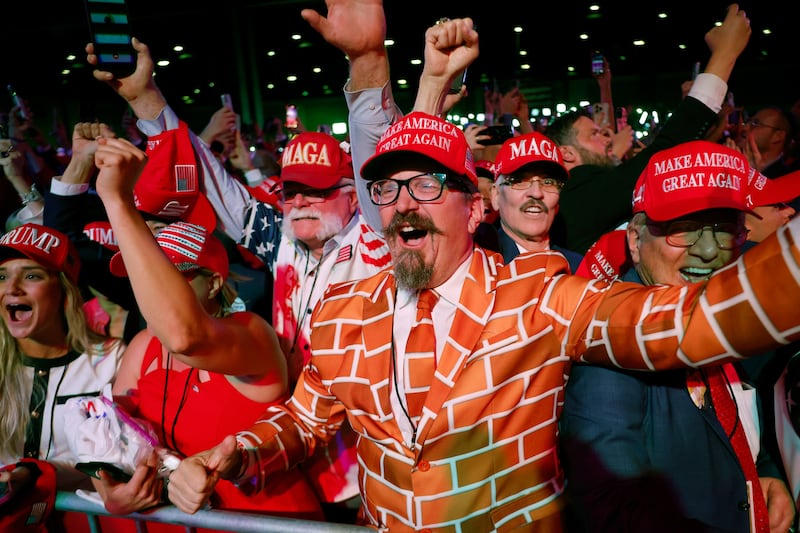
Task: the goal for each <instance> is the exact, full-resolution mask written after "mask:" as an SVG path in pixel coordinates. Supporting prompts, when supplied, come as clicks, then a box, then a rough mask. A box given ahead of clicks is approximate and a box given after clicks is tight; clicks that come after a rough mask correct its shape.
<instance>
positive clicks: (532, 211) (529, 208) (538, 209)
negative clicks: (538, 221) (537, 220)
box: [521, 202, 547, 215]
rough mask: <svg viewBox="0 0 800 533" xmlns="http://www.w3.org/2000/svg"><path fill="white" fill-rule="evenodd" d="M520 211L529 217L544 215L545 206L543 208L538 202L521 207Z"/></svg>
mask: <svg viewBox="0 0 800 533" xmlns="http://www.w3.org/2000/svg"><path fill="white" fill-rule="evenodd" d="M521 211H522V212H523V213H527V214H529V215H538V214H541V213H546V212H547V209H546V208H545V206H543V205H542V204H540V203H538V202H530V203H527V204H525V205H523V206H522V209H521Z"/></svg>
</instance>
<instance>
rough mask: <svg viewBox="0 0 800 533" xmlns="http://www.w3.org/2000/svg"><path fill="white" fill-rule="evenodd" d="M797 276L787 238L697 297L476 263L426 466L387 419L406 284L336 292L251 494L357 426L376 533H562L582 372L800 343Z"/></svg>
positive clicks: (254, 474) (428, 436)
mask: <svg viewBox="0 0 800 533" xmlns="http://www.w3.org/2000/svg"><path fill="white" fill-rule="evenodd" d="M795 231H797V230H795ZM795 238H796V236H795ZM798 263H800V253H799V252H798V250H797V247H796V243H795V241H794V239H793V238H792V235H791V234H790V232H789V231H785V230H784V229H781V230H779V231H778V235H777V236H776V237H775V238H772V239H770V240H767V241H764V242H762V243H761V244H760V245H759V246H757V247H756V248H754V249H753V250H751V251H749V252H748V253H747V254H745V255H744V256H742V258H740V259H739V260H738V261H737V262H735V263H733V264H732V265H731V266H729V267H728V268H726V269H724V270H722V271H720V272H719V273H718V274H717V275H715V276H714V277H713V278H712V279H711V280H710V281H708V282H707V283H698V284H695V285H693V286H691V287H658V286H656V287H642V286H641V285H638V284H634V283H625V282H615V283H613V284H610V285H609V284H606V283H604V282H600V281H596V280H595V281H592V280H588V279H585V278H581V277H577V276H568V275H564V273H565V272H567V268H568V267H567V263H566V261H565V260H564V257H563V256H562V255H561V254H559V253H555V252H549V253H539V254H525V255H521V256H519V257H518V258H517V259H515V260H514V261H512V262H511V263H509V264H508V265H505V266H504V265H503V264H502V258H501V257H500V256H499V255H498V254H494V253H492V252H487V251H485V250H483V249H480V248H476V249H475V251H474V253H473V256H472V260H471V264H470V266H469V272H468V275H467V276H466V278H465V279H464V284H463V289H462V293H461V298H460V301H459V306H458V309H457V311H456V315H455V318H454V320H453V322H452V324H451V326H450V331H449V332H448V339H447V343H446V347H445V349H444V350H443V351H442V353H441V354H440V360H439V363H438V367H437V371H436V374H435V378H434V381H433V383H432V385H431V389H430V392H429V394H428V398H427V401H426V404H425V409H424V413H423V419H422V420H420V424H419V428H418V437H417V440H418V446H417V447H416V449H415V450H412V449H410V448H409V447H407V446H406V445H405V444H403V442H404V441H403V437H402V435H401V432H400V430H399V428H398V424H397V419H396V416H401V417H402V416H404V415H403V414H402V413H400V414H398V413H395V412H393V410H392V408H391V405H390V395H392V394H395V392H394V388H393V377H392V376H393V350H392V345H393V339H392V325H393V314H394V308H395V279H394V276H393V273H392V271H391V269H387V270H385V271H382V272H380V273H379V274H377V275H375V276H372V277H370V278H367V279H365V280H361V281H357V282H353V283H345V284H339V285H334V286H333V287H331V288H330V289H329V291H328V292H327V294H326V296H325V298H324V299H323V300H322V302H321V303H320V306H319V307H318V308H317V309H316V310H315V312H314V315H313V318H312V320H313V324H314V325H313V333H312V338H311V341H312V351H313V356H312V360H311V363H310V365H309V366H307V367H306V369H305V371H304V373H303V375H302V377H301V381H300V383H299V384H298V387H297V388H296V390H295V392H294V395H293V397H292V398H291V399H290V400H289V401H288V402H287V404H286V405H285V406H279V407H273V408H271V409H270V410H269V411H268V412H267V413H265V415H264V418H263V419H262V420H261V421H259V422H258V423H257V424H255V425H254V426H253V427H251V428H249V429H248V430H246V431H243V432H241V433H240V434H239V435H238V438H239V441H240V443H242V444H244V445H246V446H250V447H252V449H251V450H250V453H249V459H248V462H247V468H246V470H245V472H244V476H242V477H241V478H240V480H241V481H242V484H241V486H243V487H245V490H253V489H257V488H258V487H260V486H263V484H264V483H268V482H269V480H268V475H269V474H271V473H274V472H280V471H281V470H284V469H286V468H289V467H291V466H293V465H295V464H297V463H298V462H300V461H302V460H303V458H304V457H305V456H306V454H307V453H308V452H309V451H310V450H312V449H313V447H314V446H315V445H317V442H318V441H317V439H323V440H324V439H328V438H330V437H331V435H332V434H333V433H334V432H335V431H336V429H337V427H338V425H339V424H340V423H341V422H342V420H343V418H344V417H345V416H347V417H348V419H349V421H350V424H351V426H352V427H353V428H354V429H355V431H356V432H357V433H358V434H359V435H360V440H359V448H358V452H359V461H360V466H361V472H360V476H361V479H360V483H361V493H362V497H363V508H362V512H363V513H364V516H365V518H366V519H367V520H368V522H369V523H370V524H371V525H372V526H373V527H375V528H376V529H379V530H382V531H389V530H391V531H392V532H398V531H401V532H402V531H420V530H425V531H437V532H440V531H441V532H453V533H456V532H458V533H465V532H474V531H480V532H487V531H509V530H512V529H514V528H522V530H525V531H537V532H538V531H557V530H558V529H559V528H560V527H561V525H560V524H559V522H558V517H559V515H560V513H559V512H558V511H559V510H560V508H561V507H562V506H563V499H564V496H563V494H562V493H563V488H564V474H563V471H562V469H561V466H560V464H559V458H558V454H557V446H556V443H557V438H558V424H557V422H558V417H559V414H560V412H561V409H562V401H563V392H564V387H565V385H566V381H567V379H568V375H569V370H570V365H571V363H572V362H573V361H577V360H582V361H588V362H593V363H598V364H605V365H612V366H613V365H617V366H623V367H627V368H633V369H651V370H653V369H666V368H676V367H681V366H694V365H701V364H708V363H712V362H715V361H722V360H728V359H730V358H731V357H734V358H735V357H738V356H740V355H755V354H758V353H761V352H763V351H765V350H766V349H768V348H770V347H771V346H777V345H779V344H782V343H786V342H788V341H791V340H792V339H796V338H798V337H800V313H798V312H797V311H796V309H797V306H796V303H797V301H799V300H800V267H799V266H798ZM765 303H766V304H767V305H768V307H766V306H765V305H763V304H765ZM420 444H421V446H420Z"/></svg>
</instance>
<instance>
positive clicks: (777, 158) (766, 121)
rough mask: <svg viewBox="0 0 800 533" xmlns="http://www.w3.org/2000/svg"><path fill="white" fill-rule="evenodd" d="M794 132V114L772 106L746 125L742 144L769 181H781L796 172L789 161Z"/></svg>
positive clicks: (754, 165) (754, 164)
mask: <svg viewBox="0 0 800 533" xmlns="http://www.w3.org/2000/svg"><path fill="white" fill-rule="evenodd" d="M794 132H795V124H794V118H793V117H792V115H791V114H790V113H788V112H786V111H784V110H782V109H781V108H780V107H777V106H768V107H764V108H761V109H759V110H758V111H757V112H756V113H755V114H754V115H753V116H752V117H750V120H748V121H747V122H745V123H744V128H743V129H742V134H741V137H740V138H739V141H738V143H739V146H740V148H741V149H742V151H743V152H744V154H745V155H746V156H747V158H748V160H749V161H750V165H751V166H752V167H754V168H756V169H758V170H759V171H761V173H762V174H764V175H765V176H766V177H768V178H777V177H778V176H783V175H784V174H788V173H789V172H791V171H792V170H794V169H793V168H792V167H791V166H790V165H789V163H788V162H787V161H786V155H787V154H788V153H789V148H790V146H791V144H792V139H793V138H794Z"/></svg>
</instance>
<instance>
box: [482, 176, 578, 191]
mask: <svg viewBox="0 0 800 533" xmlns="http://www.w3.org/2000/svg"><path fill="white" fill-rule="evenodd" d="M545 180H552V181H554V182H555V189H556V190H551V189H550V185H548V184H546V183H544V181H545ZM534 183H538V184H539V188H540V189H541V190H542V191H543V192H549V193H559V194H560V193H561V191H562V190H564V186H565V185H566V183H564V182H563V181H562V180H560V179H558V178H551V177H544V178H541V177H539V176H531V177H530V178H521V177H520V176H518V175H516V174H508V175H503V176H502V177H501V181H500V183H498V185H500V186H505V187H509V188H511V189H513V190H515V191H527V190H528V189H530V188H531V187H533V184H534ZM523 184H527V186H525V187H517V185H523Z"/></svg>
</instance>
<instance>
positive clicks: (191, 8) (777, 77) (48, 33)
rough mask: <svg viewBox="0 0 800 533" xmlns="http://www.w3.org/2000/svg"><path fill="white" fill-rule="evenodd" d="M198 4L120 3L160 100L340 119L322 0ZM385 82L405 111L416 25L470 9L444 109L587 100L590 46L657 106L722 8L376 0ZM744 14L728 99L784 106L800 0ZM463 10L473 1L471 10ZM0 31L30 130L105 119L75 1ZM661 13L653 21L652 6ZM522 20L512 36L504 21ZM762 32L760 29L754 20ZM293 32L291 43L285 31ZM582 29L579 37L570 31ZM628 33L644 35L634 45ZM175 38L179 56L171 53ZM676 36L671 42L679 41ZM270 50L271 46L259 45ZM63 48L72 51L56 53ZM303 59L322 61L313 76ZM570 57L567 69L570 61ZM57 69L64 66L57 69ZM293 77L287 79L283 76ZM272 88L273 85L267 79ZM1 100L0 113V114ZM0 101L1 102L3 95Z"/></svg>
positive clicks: (617, 82)
mask: <svg viewBox="0 0 800 533" xmlns="http://www.w3.org/2000/svg"><path fill="white" fill-rule="evenodd" d="M205 4H206V3H205V2H198V1H193V2H189V1H183V0H177V1H170V0H161V1H153V0H129V11H130V19H131V26H132V28H133V34H134V35H136V36H137V37H138V38H139V39H140V40H142V41H143V42H145V43H147V44H148V45H149V46H150V48H151V51H152V52H153V55H154V57H155V58H156V59H161V58H168V59H170V60H171V64H170V65H169V66H167V67H158V68H157V79H158V83H159V85H160V86H161V88H162V90H163V91H164V93H165V95H166V96H167V98H168V100H169V101H170V103H171V104H172V105H173V106H174V107H176V109H178V111H179V113H180V114H181V115H182V116H183V117H185V118H186V119H187V121H189V123H190V125H191V126H193V127H195V128H198V129H199V128H202V126H203V125H204V124H205V122H206V121H207V118H208V116H209V115H210V113H212V112H213V111H214V110H216V109H217V108H218V107H219V105H220V104H219V96H220V94H221V93H223V92H229V93H232V94H233V95H234V104H235V106H236V108H237V110H238V111H240V112H241V113H242V115H243V119H244V121H245V123H248V122H254V121H255V122H259V123H263V121H264V120H266V119H268V118H269V117H271V116H278V115H280V114H281V113H282V112H283V106H284V105H285V104H286V103H295V104H297V106H298V110H299V112H300V115H301V118H302V119H303V120H304V123H305V125H306V127H307V128H309V129H311V128H314V127H315V126H316V124H317V123H322V122H326V123H329V122H331V121H337V120H342V119H343V118H344V117H345V116H346V109H345V108H344V103H343V98H342V92H341V89H342V86H343V84H344V82H345V80H346V77H347V62H346V60H345V58H344V57H343V56H342V55H341V54H340V53H339V51H338V50H336V49H334V48H333V47H331V46H330V45H328V44H327V43H325V42H324V41H323V40H322V39H321V38H320V37H319V36H318V35H317V33H316V32H315V31H313V30H312V29H311V28H310V27H309V26H308V25H307V23H306V22H305V21H304V20H302V18H301V17H300V10H301V9H302V8H304V7H312V8H315V9H318V10H320V11H321V12H323V13H324V10H325V4H324V2H322V1H313V2H309V1H295V0H273V1H268V0H264V1H250V0H227V1H225V0H223V1H221V2H215V3H214V4H215V5H214V6H213V7H211V8H208V7H205ZM385 4H386V5H385V9H386V12H387V26H388V36H389V37H390V38H392V39H394V40H395V42H396V44H395V45H394V46H393V47H391V48H390V52H389V53H390V60H391V64H392V78H393V80H399V79H401V78H404V79H406V80H408V85H407V86H405V87H401V86H398V85H395V94H396V96H397V98H398V101H399V102H400V104H401V105H402V106H403V107H404V109H408V108H410V105H411V102H412V98H413V90H414V88H415V85H416V80H417V79H418V77H419V72H420V69H421V67H420V66H418V65H412V64H411V63H410V60H411V59H412V58H421V56H422V49H423V36H424V31H425V29H426V28H427V27H428V26H429V25H430V24H431V23H433V22H434V21H435V20H437V19H438V18H440V17H444V16H448V17H451V18H454V17H460V16H471V17H472V18H473V19H474V20H475V23H476V25H477V28H478V31H479V33H480V36H481V45H480V46H481V55H480V57H479V59H478V60H477V62H476V63H475V64H473V65H472V66H471V67H470V69H469V72H468V75H467V86H468V88H469V91H470V97H469V98H468V99H467V101H466V102H463V103H462V104H459V106H458V108H457V110H460V111H462V112H463V113H467V112H469V111H481V110H482V108H483V98H482V90H483V88H484V87H485V86H492V85H493V83H494V81H495V80H496V81H497V83H498V85H500V86H501V87H502V88H505V87H508V86H511V85H512V84H515V83H518V84H519V85H520V87H521V88H522V89H523V91H524V92H525V94H526V96H527V97H528V100H529V102H530V104H531V107H537V106H552V105H555V104H556V103H558V102H565V103H566V104H567V105H577V104H578V101H579V100H580V99H588V100H589V101H595V100H596V99H597V97H598V91H597V84H596V82H595V80H594V79H593V78H592V77H591V74H590V71H589V68H590V56H591V52H592V50H593V49H599V50H601V51H602V52H604V53H605V54H606V56H607V57H608V59H609V62H610V63H611V69H612V73H613V87H614V100H615V103H616V104H617V105H626V104H634V105H636V106H649V107H651V108H654V109H661V110H663V111H665V112H667V111H668V110H669V109H671V108H672V107H674V106H675V105H676V104H677V102H678V100H679V99H680V83H681V82H682V81H683V80H685V79H689V77H690V75H691V70H692V66H693V64H694V63H695V62H696V61H700V62H701V63H702V64H703V65H704V64H705V61H706V59H707V58H708V55H709V51H708V48H707V47H706V45H705V42H704V40H703V36H704V34H705V32H706V31H707V30H708V29H710V28H711V27H712V25H713V24H714V23H715V22H718V21H721V20H722V19H723V18H724V15H725V9H726V6H727V5H728V3H727V2H721V1H716V0H695V1H692V2H686V1H671V2H666V1H651V2H635V3H632V2H619V1H617V2H613V3H612V2H605V3H602V4H600V11H599V13H598V14H595V15H591V14H590V11H589V8H588V6H589V3H587V2H583V1H579V2H572V1H561V2H518V1H513V2H512V1H506V2H481V3H479V4H474V3H472V2H464V1H459V2H452V1H424V2H422V1H412V0H406V1H400V0H386V2H385ZM741 5H742V6H743V7H744V8H745V9H746V10H747V14H748V16H749V17H750V19H751V22H752V27H753V35H752V37H751V40H750V43H749V45H748V47H747V49H746V50H745V52H744V54H743V55H742V57H741V58H740V60H739V62H738V63H737V66H736V69H735V71H734V75H733V77H732V79H731V82H730V89H731V90H732V91H733V92H734V93H735V96H736V103H737V104H738V105H740V106H744V107H747V108H750V109H754V108H757V107H758V106H761V105H766V104H771V103H776V104H779V105H783V106H785V107H788V106H790V105H791V104H792V103H793V102H794V101H795V100H796V99H797V98H800V90H798V86H797V85H796V82H795V81H794V80H795V79H796V78H797V77H798V70H799V69H798V66H799V65H800V59H798V56H799V53H798V46H797V42H798V38H797V35H798V30H800V28H798V24H799V21H798V15H800V2H797V1H796V0H795V1H791V2H778V1H772V0H761V1H759V2H743V3H742V4H741ZM470 6H474V7H470ZM3 10H4V14H3V29H2V31H0V50H2V57H3V60H2V69H0V82H2V83H3V86H5V85H6V84H8V83H12V84H13V85H14V87H15V88H16V89H17V91H18V93H19V94H21V95H22V96H23V97H25V98H26V99H27V100H28V101H29V104H30V107H31V109H32V110H33V111H34V114H35V117H36V120H37V122H38V123H39V124H40V126H41V129H42V130H43V131H49V130H50V122H51V120H52V116H53V115H54V114H55V115H56V116H59V117H61V118H63V119H64V120H65V121H66V122H67V126H68V129H69V130H71V123H72V122H73V121H75V120H85V119H93V118H98V119H101V120H105V121H107V122H110V123H111V124H112V126H116V125H117V124H118V121H119V118H120V117H121V114H122V112H123V111H124V104H123V103H122V102H121V100H120V99H119V98H118V97H116V95H114V94H113V92H112V91H111V90H110V89H109V88H108V87H105V86H104V85H103V84H102V83H99V82H97V81H96V80H94V79H93V78H92V75H91V70H90V69H89V68H88V66H87V65H85V64H84V61H83V60H84V53H83V46H84V45H85V43H86V42H87V41H88V40H89V32H88V25H87V22H86V16H85V11H84V5H83V1H82V0H61V1H59V2H52V3H51V2H47V3H45V2H33V1H27V2H26V1H24V0H23V1H16V2H6V3H4V7H3ZM662 11H663V12H665V13H667V15H668V16H667V18H665V19H660V18H658V13H659V12H662ZM517 24H518V25H520V26H521V27H522V28H523V31H522V33H514V32H513V30H512V28H513V27H514V25H517ZM765 29H769V30H770V31H771V33H770V34H769V35H765V34H764V33H763V30H765ZM293 33H299V34H300V35H301V36H302V39H301V40H299V41H293V40H291V38H290V36H291V34H293ZM582 33H585V34H587V35H588V36H589V38H588V39H587V40H585V41H584V40H581V39H580V38H579V36H580V35H581V34H582ZM634 39H644V40H645V41H646V44H645V45H644V46H642V47H635V46H633V44H632V42H633V40H634ZM175 44H181V45H183V46H184V47H185V51H184V52H183V56H184V57H183V58H179V54H178V53H176V52H173V51H172V47H173V45H175ZM682 46H683V48H682ZM520 49H524V50H526V51H527V52H528V55H527V56H526V57H525V61H526V62H528V63H529V64H530V65H531V68H530V70H522V69H521V68H520V66H519V65H520V63H521V61H520V58H519V56H518V55H517V50H520ZM270 50H273V51H275V55H274V56H271V57H270V56H268V55H267V52H268V51H270ZM68 54H75V55H76V56H77V60H75V61H71V60H68V59H67V55H68ZM313 67H321V69H322V72H321V73H314V72H313V71H312V68H313ZM570 67H572V68H573V70H570ZM64 69H69V73H67V74H64V73H62V71H63V70H64ZM290 73H291V74H295V75H297V76H298V81H297V82H288V81H286V76H287V75H288V74H290ZM268 84H272V85H268ZM3 101H4V100H3V98H2V97H1V96H0V110H3V109H4V108H3V105H2V102H3ZM5 102H6V105H7V106H8V107H10V105H11V99H10V97H8V98H7V99H6V100H5Z"/></svg>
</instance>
